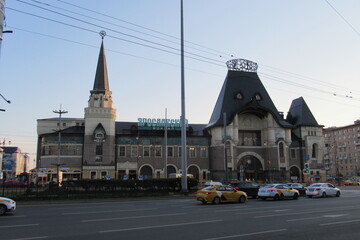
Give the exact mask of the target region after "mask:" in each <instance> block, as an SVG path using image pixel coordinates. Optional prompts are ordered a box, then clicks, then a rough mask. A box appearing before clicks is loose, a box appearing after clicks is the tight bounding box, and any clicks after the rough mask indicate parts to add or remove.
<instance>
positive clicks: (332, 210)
mask: <svg viewBox="0 0 360 240" xmlns="http://www.w3.org/2000/svg"><path fill="white" fill-rule="evenodd" d="M352 209H359V207H349V208H332V209H323V210H311V211H303V212H291V213H282V214H271V215H261V216H255V217H254V218H267V217H279V216H287V215H301V214H308V213H321V212H329V211H331V212H335V211H346V210H352Z"/></svg>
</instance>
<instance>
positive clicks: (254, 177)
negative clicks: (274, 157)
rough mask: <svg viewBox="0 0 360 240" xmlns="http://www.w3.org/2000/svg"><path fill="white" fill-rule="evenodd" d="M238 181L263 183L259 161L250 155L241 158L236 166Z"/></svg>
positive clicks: (262, 173)
mask: <svg viewBox="0 0 360 240" xmlns="http://www.w3.org/2000/svg"><path fill="white" fill-rule="evenodd" d="M237 170H238V179H239V180H240V181H244V180H248V181H255V182H258V181H264V171H263V166H262V164H261V161H260V160H259V159H258V158H257V157H255V156H252V155H246V156H244V157H242V158H241V159H240V160H239V162H238V164H237Z"/></svg>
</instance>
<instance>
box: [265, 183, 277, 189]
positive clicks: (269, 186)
mask: <svg viewBox="0 0 360 240" xmlns="http://www.w3.org/2000/svg"><path fill="white" fill-rule="evenodd" d="M273 187H275V185H274V184H268V185H266V186H264V188H273Z"/></svg>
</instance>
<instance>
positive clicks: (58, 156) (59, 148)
mask: <svg viewBox="0 0 360 240" xmlns="http://www.w3.org/2000/svg"><path fill="white" fill-rule="evenodd" d="M53 112H54V113H56V114H59V136H58V151H57V163H56V164H52V165H55V166H56V174H57V179H56V185H57V187H59V186H60V179H59V177H60V166H62V165H64V164H61V163H60V155H61V115H62V114H66V113H68V112H67V111H64V110H61V104H60V109H59V110H54V111H53Z"/></svg>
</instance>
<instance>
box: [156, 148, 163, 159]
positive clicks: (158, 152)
mask: <svg viewBox="0 0 360 240" xmlns="http://www.w3.org/2000/svg"><path fill="white" fill-rule="evenodd" d="M161 156H162V155H161V146H156V147H155V157H161Z"/></svg>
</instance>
